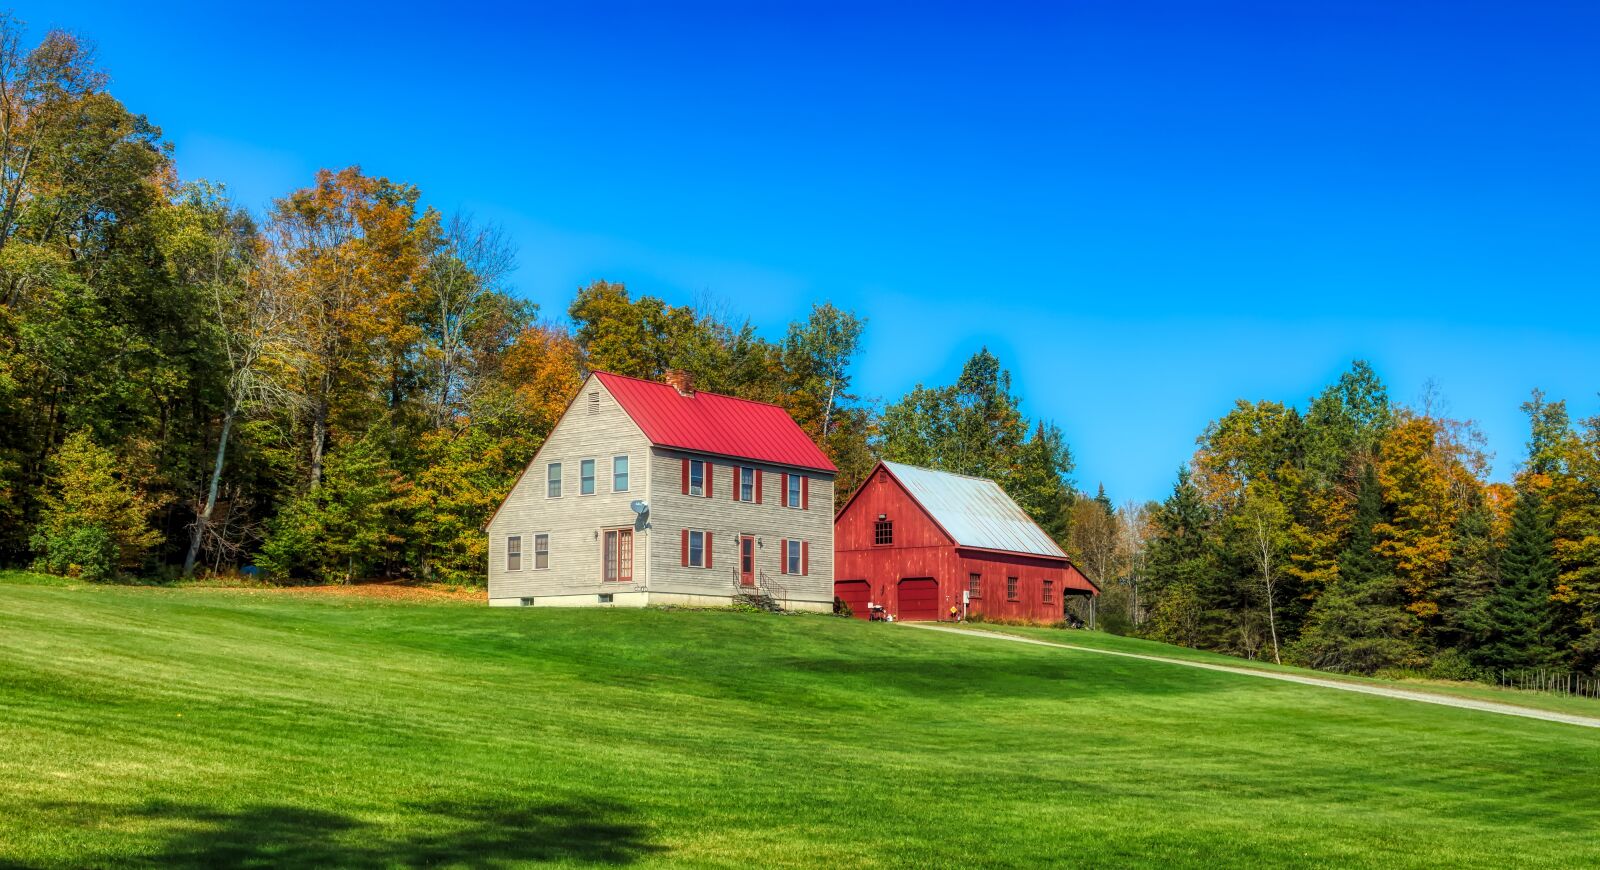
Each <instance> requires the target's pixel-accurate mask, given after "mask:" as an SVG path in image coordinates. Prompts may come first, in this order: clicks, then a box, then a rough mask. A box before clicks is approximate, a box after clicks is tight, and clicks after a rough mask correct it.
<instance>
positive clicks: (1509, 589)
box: [1472, 483, 1556, 668]
mask: <svg viewBox="0 0 1600 870" xmlns="http://www.w3.org/2000/svg"><path fill="white" fill-rule="evenodd" d="M1555 579H1556V560H1555V532H1554V529H1553V527H1552V523H1551V517H1550V512H1549V510H1548V509H1547V508H1546V506H1545V501H1544V494H1543V493H1542V492H1540V491H1539V490H1538V489H1537V488H1536V487H1534V486H1532V485H1528V484H1527V483H1524V486H1523V491H1522V492H1521V493H1519V496H1518V498H1517V505H1516V508H1515V509H1514V510H1513V511H1512V514H1511V531H1510V532H1509V533H1508V534H1507V535H1506V546H1505V550H1504V552H1502V553H1501V556H1500V582H1499V583H1498V584H1497V585H1496V586H1495V587H1494V589H1493V590H1492V591H1491V592H1490V594H1489V598H1488V605H1489V606H1488V608H1487V611H1486V614H1485V615H1486V616H1487V619H1488V624H1487V625H1484V626H1482V628H1483V633H1484V640H1483V643H1482V645H1481V646H1479V647H1478V648H1477V649H1476V650H1474V651H1473V653H1472V660H1473V662H1474V663H1475V664H1478V665H1482V666H1484V667H1490V668H1531V667H1540V666H1543V665H1547V664H1550V663H1551V661H1552V660H1553V658H1554V656H1555V649H1554V645H1553V644H1552V643H1551V640H1552V639H1551V637H1550V635H1549V632H1550V628H1551V608H1550V595H1551V593H1552V592H1553V591H1554V588H1555Z"/></svg>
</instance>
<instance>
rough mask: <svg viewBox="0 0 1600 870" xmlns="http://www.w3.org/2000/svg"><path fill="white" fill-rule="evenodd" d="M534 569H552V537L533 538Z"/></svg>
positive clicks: (535, 536)
mask: <svg viewBox="0 0 1600 870" xmlns="http://www.w3.org/2000/svg"><path fill="white" fill-rule="evenodd" d="M533 567H534V568H535V569H540V568H548V567H550V536H549V535H534V536H533Z"/></svg>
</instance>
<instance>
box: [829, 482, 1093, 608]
mask: <svg viewBox="0 0 1600 870" xmlns="http://www.w3.org/2000/svg"><path fill="white" fill-rule="evenodd" d="M879 515H882V516H884V517H885V518H886V519H888V520H889V521H890V522H892V523H893V534H894V540H893V543H891V544H889V545H880V544H876V543H874V541H875V538H876V529H875V527H876V523H877V522H878V517H879ZM834 543H835V547H836V552H835V556H834V575H835V576H836V577H837V578H838V580H839V581H840V582H848V581H864V582H865V583H866V584H867V587H868V592H867V594H868V595H869V597H870V600H871V602H872V603H873V604H877V605H882V606H883V607H884V608H885V609H886V610H887V612H888V613H891V614H894V615H895V616H896V618H903V617H904V616H905V614H902V612H901V610H902V608H901V603H900V589H901V581H902V580H906V579H913V578H931V579H933V580H935V581H937V583H938V587H939V607H938V618H940V619H951V618H959V617H960V616H961V615H962V606H963V602H962V592H963V591H965V590H967V589H968V588H969V582H970V577H971V575H973V574H976V575H978V577H979V582H978V594H976V595H974V596H973V597H972V600H971V602H970V604H968V605H966V606H967V611H966V613H967V614H968V615H981V616H986V617H989V618H998V619H1016V620H1028V621H1032V622H1042V623H1050V622H1059V621H1060V620H1061V618H1062V609H1063V606H1064V605H1063V602H1064V600H1065V599H1064V593H1065V590H1067V589H1077V590H1085V591H1092V590H1093V589H1094V587H1093V585H1092V584H1091V583H1089V581H1088V580H1087V578H1085V577H1084V576H1083V574H1082V573H1081V572H1079V571H1078V569H1077V568H1076V567H1074V566H1073V565H1072V564H1071V563H1070V562H1066V561H1063V560H1060V559H1051V558H1045V557H1039V556H1030V555H1024V554H1018V553H1000V552H992V551H987V550H975V549H970V548H963V547H958V546H956V545H955V544H954V543H953V542H952V541H951V540H950V537H949V536H948V535H946V534H945V533H944V531H943V530H942V529H940V527H939V525H938V524H937V523H936V522H935V521H934V520H933V518H932V517H930V516H929V515H928V513H927V512H926V511H924V510H923V509H922V507H921V505H919V504H918V503H917V502H916V500H915V499H913V498H912V497H911V496H910V494H908V493H907V492H906V491H905V490H904V489H903V488H902V487H901V486H900V485H899V484H898V483H897V482H896V481H895V479H894V477H893V475H891V474H888V473H886V472H885V470H884V469H883V468H881V467H880V468H879V469H878V470H877V471H875V472H874V473H873V474H872V475H871V476H870V477H869V478H868V479H867V481H866V482H865V483H863V484H862V489H861V491H860V493H858V494H857V495H856V496H855V497H854V498H853V499H852V500H851V502H850V504H849V505H847V506H846V508H845V510H844V511H843V512H842V513H840V515H839V516H838V518H837V519H836V521H835V524H834ZM1011 577H1015V578H1016V579H1017V583H1016V594H1015V596H1012V595H1009V594H1008V592H1009V589H1008V582H1007V581H1008V578H1011ZM1045 581H1050V582H1051V583H1052V589H1051V596H1050V597H1051V600H1050V601H1046V600H1045V598H1044V595H1045ZM851 592H852V594H859V591H858V588H856V589H852V590H851ZM919 597H920V595H919ZM852 607H854V605H853V604H852Z"/></svg>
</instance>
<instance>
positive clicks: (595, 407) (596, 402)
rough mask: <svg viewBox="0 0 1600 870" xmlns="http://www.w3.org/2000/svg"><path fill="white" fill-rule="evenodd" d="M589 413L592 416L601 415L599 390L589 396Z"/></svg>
mask: <svg viewBox="0 0 1600 870" xmlns="http://www.w3.org/2000/svg"><path fill="white" fill-rule="evenodd" d="M589 413H591V414H598V413H600V391H599V390H596V391H594V392H592V393H590V394H589Z"/></svg>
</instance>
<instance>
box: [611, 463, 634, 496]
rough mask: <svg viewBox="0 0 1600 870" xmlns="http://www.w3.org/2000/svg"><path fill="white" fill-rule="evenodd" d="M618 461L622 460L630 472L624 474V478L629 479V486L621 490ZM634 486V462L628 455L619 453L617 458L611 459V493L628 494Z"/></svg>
mask: <svg viewBox="0 0 1600 870" xmlns="http://www.w3.org/2000/svg"><path fill="white" fill-rule="evenodd" d="M618 459H620V460H622V461H623V462H624V463H626V464H627V466H628V470H627V471H624V472H623V473H622V474H623V476H624V477H625V478H627V484H628V485H627V486H624V487H623V488H621V489H617V460H618ZM632 486H633V460H632V459H630V458H628V454H626V453H618V454H617V455H616V456H613V457H611V491H612V492H628V491H629V490H630V488H631V487H632Z"/></svg>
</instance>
